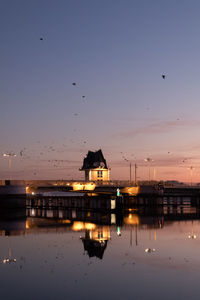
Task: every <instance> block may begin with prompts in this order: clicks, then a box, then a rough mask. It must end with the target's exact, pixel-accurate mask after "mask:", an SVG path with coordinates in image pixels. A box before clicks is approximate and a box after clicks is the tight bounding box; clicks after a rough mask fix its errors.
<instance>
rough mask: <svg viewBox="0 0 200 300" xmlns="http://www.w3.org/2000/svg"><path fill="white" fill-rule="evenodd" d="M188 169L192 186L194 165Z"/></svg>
mask: <svg viewBox="0 0 200 300" xmlns="http://www.w3.org/2000/svg"><path fill="white" fill-rule="evenodd" d="M188 169H189V170H190V184H191V186H192V175H193V170H194V167H193V166H191V167H189V168H188Z"/></svg>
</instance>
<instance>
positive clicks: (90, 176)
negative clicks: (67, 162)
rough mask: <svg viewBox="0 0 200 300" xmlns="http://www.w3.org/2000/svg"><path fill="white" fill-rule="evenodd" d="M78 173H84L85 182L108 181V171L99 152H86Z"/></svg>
mask: <svg viewBox="0 0 200 300" xmlns="http://www.w3.org/2000/svg"><path fill="white" fill-rule="evenodd" d="M80 171H85V180H86V181H100V182H101V181H108V180H110V170H109V169H108V167H107V163H106V160H105V158H104V156H103V153H102V151H101V149H100V150H98V151H96V152H92V151H88V154H87V156H86V157H85V158H84V160H83V166H82V168H81V169H80Z"/></svg>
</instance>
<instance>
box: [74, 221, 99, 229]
mask: <svg viewBox="0 0 200 300" xmlns="http://www.w3.org/2000/svg"><path fill="white" fill-rule="evenodd" d="M84 229H85V230H95V229H96V225H95V224H93V223H83V222H74V224H73V226H72V230H74V231H80V230H84Z"/></svg>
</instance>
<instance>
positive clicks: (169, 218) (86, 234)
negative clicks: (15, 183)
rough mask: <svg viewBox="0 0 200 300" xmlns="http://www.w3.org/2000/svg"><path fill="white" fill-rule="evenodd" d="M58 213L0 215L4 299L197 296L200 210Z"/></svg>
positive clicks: (0, 272) (0, 289)
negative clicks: (68, 214)
mask: <svg viewBox="0 0 200 300" xmlns="http://www.w3.org/2000/svg"><path fill="white" fill-rule="evenodd" d="M56 213H57V216H58V217H57V218H55V217H54V212H53V211H51V210H49V211H39V212H36V211H35V210H29V211H27V212H26V214H25V216H22V217H20V214H18V218H15V217H13V215H14V214H13V213H12V214H11V215H12V216H11V217H9V213H6V216H5V214H3V213H2V214H1V215H2V216H3V217H1V220H0V230H1V236H0V260H1V263H0V299H29V300H31V299H38V300H39V299H162V300H163V299H199V295H200V283H199V278H200V220H199V218H198V213H197V211H196V210H195V211H194V209H192V208H187V209H186V210H185V211H184V210H183V209H182V210H180V211H179V212H178V210H177V209H176V211H175V212H174V211H172V210H170V209H167V210H165V211H164V210H163V211H162V212H159V213H156V212H151V213H145V214H143V213H142V212H141V211H137V210H130V211H127V212H125V213H124V214H123V215H120V216H116V215H115V214H112V215H109V214H103V213H100V214H97V215H96V222H88V221H87V220H85V221H84V220H78V218H77V215H76V212H71V216H72V218H71V219H66V218H64V217H63V216H64V215H65V212H64V213H63V212H62V211H60V212H59V213H58V212H56ZM73 214H74V217H73ZM22 215H23V214H22ZM42 215H44V216H45V217H42ZM59 216H60V217H59ZM87 216H88V218H89V219H90V217H91V212H88V213H87ZM73 218H74V219H73ZM84 218H86V217H85V214H84ZM80 219H81V218H80ZM93 219H94V218H93ZM100 223H101V225H100ZM102 224H104V225H102Z"/></svg>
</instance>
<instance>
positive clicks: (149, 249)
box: [144, 248, 156, 253]
mask: <svg viewBox="0 0 200 300" xmlns="http://www.w3.org/2000/svg"><path fill="white" fill-rule="evenodd" d="M144 251H145V252H146V253H151V252H155V251H156V249H154V248H153V249H151V248H146V249H145V250H144Z"/></svg>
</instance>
